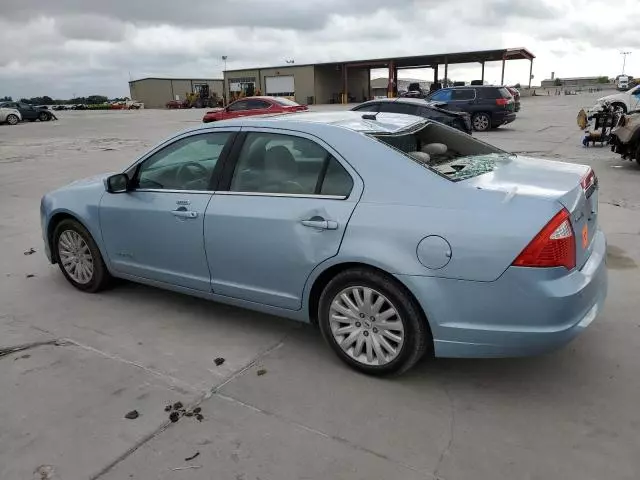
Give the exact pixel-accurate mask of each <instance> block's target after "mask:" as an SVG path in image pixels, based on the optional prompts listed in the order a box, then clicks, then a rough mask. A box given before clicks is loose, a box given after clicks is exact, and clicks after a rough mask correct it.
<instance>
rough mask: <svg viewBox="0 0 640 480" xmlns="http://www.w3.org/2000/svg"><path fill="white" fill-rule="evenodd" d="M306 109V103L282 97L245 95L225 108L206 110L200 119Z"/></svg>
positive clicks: (206, 120) (210, 120) (213, 120)
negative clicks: (301, 103)
mask: <svg viewBox="0 0 640 480" xmlns="http://www.w3.org/2000/svg"><path fill="white" fill-rule="evenodd" d="M308 109H309V107H307V106H306V105H300V104H299V103H296V102H294V101H293V100H289V99H288V98H284V97H246V98H241V99H240V100H236V101H235V102H233V103H230V104H229V105H228V106H227V107H225V108H216V109H213V110H210V111H208V112H207V113H206V114H205V115H204V118H203V119H202V121H203V122H204V123H208V122H215V121H218V120H228V119H230V118H237V117H248V116H250V115H265V114H272V113H293V112H302V111H305V110H308Z"/></svg>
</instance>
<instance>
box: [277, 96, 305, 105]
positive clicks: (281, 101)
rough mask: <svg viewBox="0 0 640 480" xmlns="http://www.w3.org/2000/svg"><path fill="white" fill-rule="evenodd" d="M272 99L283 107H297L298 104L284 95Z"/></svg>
mask: <svg viewBox="0 0 640 480" xmlns="http://www.w3.org/2000/svg"><path fill="white" fill-rule="evenodd" d="M272 100H273V101H274V102H276V103H278V104H280V105H282V106H285V107H299V106H300V104H299V103H296V102H294V101H293V100H289V99H288V98H284V97H273V98H272Z"/></svg>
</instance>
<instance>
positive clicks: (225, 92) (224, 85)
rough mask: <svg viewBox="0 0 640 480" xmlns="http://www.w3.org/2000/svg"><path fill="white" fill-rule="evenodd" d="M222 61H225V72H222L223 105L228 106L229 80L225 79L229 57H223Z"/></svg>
mask: <svg viewBox="0 0 640 480" xmlns="http://www.w3.org/2000/svg"><path fill="white" fill-rule="evenodd" d="M222 60H223V61H224V72H222V83H223V85H222V104H223V105H224V106H225V107H226V106H227V80H226V79H225V78H224V76H225V73H226V71H227V56H226V55H223V56H222Z"/></svg>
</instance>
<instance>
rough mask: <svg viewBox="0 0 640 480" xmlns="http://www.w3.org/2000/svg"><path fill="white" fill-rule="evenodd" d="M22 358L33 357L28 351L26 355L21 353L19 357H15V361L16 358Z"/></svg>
mask: <svg viewBox="0 0 640 480" xmlns="http://www.w3.org/2000/svg"><path fill="white" fill-rule="evenodd" d="M21 358H31V355H29V354H28V353H26V354H24V355H20V356H19V357H16V358H14V359H13V361H14V362H15V361H16V360H20V359H21Z"/></svg>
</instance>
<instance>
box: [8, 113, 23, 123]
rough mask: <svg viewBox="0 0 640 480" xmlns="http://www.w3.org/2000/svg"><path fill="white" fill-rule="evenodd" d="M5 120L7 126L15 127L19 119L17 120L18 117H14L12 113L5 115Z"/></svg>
mask: <svg viewBox="0 0 640 480" xmlns="http://www.w3.org/2000/svg"><path fill="white" fill-rule="evenodd" d="M5 120H6V122H7V124H9V125H17V124H18V123H20V119H19V118H18V116H17V115H14V114H13V113H10V114H9V115H7V118H6V119H5Z"/></svg>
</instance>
